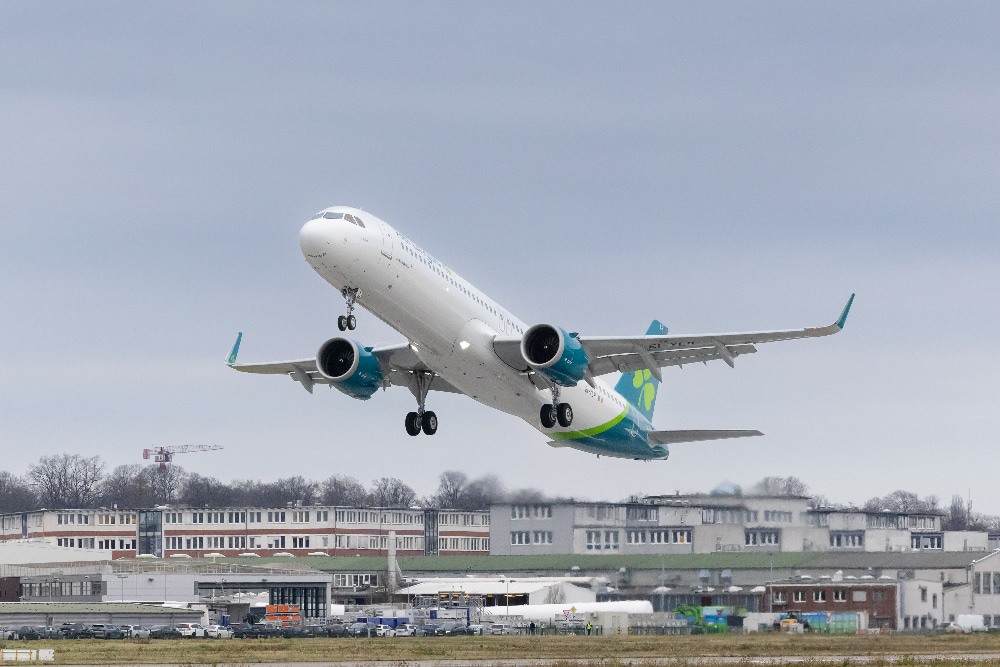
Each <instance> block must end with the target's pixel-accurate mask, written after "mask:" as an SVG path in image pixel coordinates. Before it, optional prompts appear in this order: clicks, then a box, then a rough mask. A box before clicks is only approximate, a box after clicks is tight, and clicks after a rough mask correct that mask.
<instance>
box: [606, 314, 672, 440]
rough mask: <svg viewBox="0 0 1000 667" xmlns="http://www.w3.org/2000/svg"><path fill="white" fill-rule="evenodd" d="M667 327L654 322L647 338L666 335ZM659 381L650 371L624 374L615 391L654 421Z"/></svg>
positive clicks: (656, 321)
mask: <svg viewBox="0 0 1000 667" xmlns="http://www.w3.org/2000/svg"><path fill="white" fill-rule="evenodd" d="M666 333H667V327H665V326H663V324H661V323H660V321H659V320H653V323H652V324H650V325H649V329H648V330H647V331H646V335H647V336H654V335H665V334H666ZM659 386H660V383H659V381H658V380H657V379H656V378H655V377H653V374H652V373H651V372H649V370H647V369H644V370H641V371H636V372H634V373H622V376H621V379H619V380H618V384H616V385H615V391H617V392H618V393H619V394H621V395H622V397H623V398H624V399H625V400H626V401H628V402H629V403H631V404H632V405H634V406H635V408H636V410H638V411H639V412H640V413H642V415H643V416H645V417H646V419H648V420H650V421H652V420H653V408H654V407H655V406H656V390H657V388H659Z"/></svg>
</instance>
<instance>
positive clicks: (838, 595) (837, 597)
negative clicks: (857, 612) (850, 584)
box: [833, 588, 847, 602]
mask: <svg viewBox="0 0 1000 667" xmlns="http://www.w3.org/2000/svg"><path fill="white" fill-rule="evenodd" d="M833 601H834V602H847V591H845V590H844V589H843V588H838V589H836V590H835V591H833Z"/></svg>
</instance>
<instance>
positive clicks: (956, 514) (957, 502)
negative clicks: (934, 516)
mask: <svg viewBox="0 0 1000 667" xmlns="http://www.w3.org/2000/svg"><path fill="white" fill-rule="evenodd" d="M941 528H942V529H944V530H968V528H969V512H968V511H967V510H966V509H965V501H964V500H962V496H959V495H957V494H956V495H954V496H952V497H951V505H949V506H948V513H947V514H946V515H945V517H944V518H943V519H942V520H941Z"/></svg>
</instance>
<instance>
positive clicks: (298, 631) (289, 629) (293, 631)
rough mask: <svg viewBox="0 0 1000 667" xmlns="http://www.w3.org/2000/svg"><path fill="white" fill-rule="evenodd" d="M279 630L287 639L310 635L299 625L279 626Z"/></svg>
mask: <svg viewBox="0 0 1000 667" xmlns="http://www.w3.org/2000/svg"><path fill="white" fill-rule="evenodd" d="M278 632H279V633H280V635H281V636H282V637H284V638H285V639H296V638H298V637H308V636H309V635H307V634H306V632H305V630H303V629H302V628H301V627H299V626H297V625H286V626H283V627H281V628H279V630H278Z"/></svg>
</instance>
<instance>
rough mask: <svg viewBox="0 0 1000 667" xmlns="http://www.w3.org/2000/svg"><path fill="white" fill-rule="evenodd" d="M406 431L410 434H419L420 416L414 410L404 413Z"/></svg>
mask: <svg viewBox="0 0 1000 667" xmlns="http://www.w3.org/2000/svg"><path fill="white" fill-rule="evenodd" d="M406 432H407V433H409V434H410V435H420V416H419V415H418V414H417V413H416V412H407V413H406Z"/></svg>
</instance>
